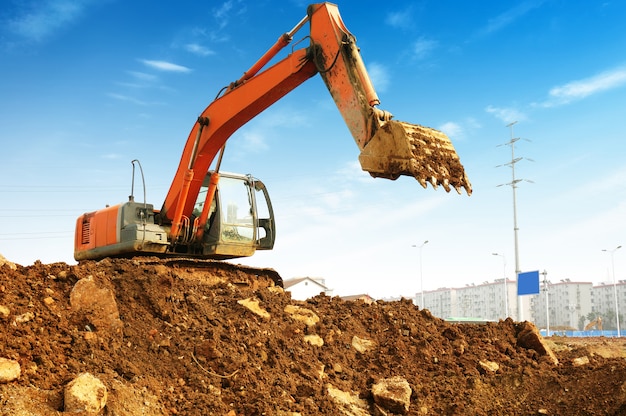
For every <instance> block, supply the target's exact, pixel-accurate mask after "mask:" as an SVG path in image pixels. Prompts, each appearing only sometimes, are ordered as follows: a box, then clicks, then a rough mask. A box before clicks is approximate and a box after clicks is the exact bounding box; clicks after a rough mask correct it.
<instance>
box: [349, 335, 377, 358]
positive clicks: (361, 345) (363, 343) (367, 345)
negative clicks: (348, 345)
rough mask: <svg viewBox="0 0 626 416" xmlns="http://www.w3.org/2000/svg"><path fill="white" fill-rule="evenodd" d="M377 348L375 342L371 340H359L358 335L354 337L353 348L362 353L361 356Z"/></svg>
mask: <svg viewBox="0 0 626 416" xmlns="http://www.w3.org/2000/svg"><path fill="white" fill-rule="evenodd" d="M375 346H376V343H375V342H374V341H370V340H369V339H364V338H359V337H357V336H356V335H355V336H353V337H352V348H354V349H355V350H357V351H358V352H360V353H361V354H363V353H365V352H367V351H369V350H371V349H373V348H374V347H375Z"/></svg>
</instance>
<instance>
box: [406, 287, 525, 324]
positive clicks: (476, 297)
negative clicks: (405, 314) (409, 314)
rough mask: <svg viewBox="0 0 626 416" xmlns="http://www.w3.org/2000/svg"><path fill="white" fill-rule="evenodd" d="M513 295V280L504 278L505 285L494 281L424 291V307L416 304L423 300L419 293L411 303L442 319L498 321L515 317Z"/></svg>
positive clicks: (514, 295) (514, 290) (516, 306)
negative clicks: (461, 318)
mask: <svg viewBox="0 0 626 416" xmlns="http://www.w3.org/2000/svg"><path fill="white" fill-rule="evenodd" d="M505 294H506V297H505ZM516 295H517V291H516V284H515V282H514V281H512V280H508V279H507V281H506V283H505V281H504V279H496V280H495V281H494V282H491V283H490V282H484V283H483V284H480V285H466V286H465V287H461V288H439V289H437V290H431V291H425V292H424V305H423V306H422V305H419V303H421V300H422V294H421V292H420V293H417V294H416V295H415V298H414V302H415V303H416V304H417V305H418V306H419V307H420V308H422V309H428V310H430V312H431V313H432V314H433V315H435V316H438V317H440V318H444V319H445V318H451V317H456V318H460V317H463V318H480V319H483V320H490V321H491V320H493V321H497V320H499V319H506V317H509V316H511V317H516V316H517V308H518V305H517V297H516ZM505 299H506V300H505ZM505 311H506V312H505Z"/></svg>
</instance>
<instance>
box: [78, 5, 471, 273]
mask: <svg viewBox="0 0 626 416" xmlns="http://www.w3.org/2000/svg"><path fill="white" fill-rule="evenodd" d="M307 23H308V24H309V34H308V35H307V36H305V37H304V38H305V39H306V38H308V39H309V41H310V42H309V45H308V46H306V47H302V48H301V49H292V51H291V52H290V53H288V56H286V57H285V58H283V59H282V60H278V62H276V63H275V64H273V65H271V66H268V64H269V62H270V61H271V60H272V59H273V58H274V57H276V55H277V54H278V52H279V51H281V50H282V49H283V48H285V47H286V46H287V45H289V44H290V43H291V41H292V40H293V37H294V35H295V34H296V33H297V32H298V31H299V30H300V29H302V27H303V26H305V25H306V24H307ZM266 66H268V67H267V68H265V67H266ZM263 68H265V69H263ZM316 74H319V75H320V76H321V77H322V78H323V80H324V83H325V85H326V87H327V88H328V90H329V92H330V94H331V95H332V97H333V99H334V101H335V103H336V105H337V108H338V109H339V111H340V113H341V115H342V116H343V119H344V121H345V123H346V125H347V127H348V129H349V130H350V132H351V134H352V136H353V138H354V140H355V142H356V144H357V146H358V148H359V150H360V152H361V153H360V155H359V161H360V164H361V167H362V169H363V170H364V171H367V172H369V173H370V175H371V176H372V177H382V178H387V179H392V180H395V179H397V178H398V177H399V176H401V175H406V176H413V177H415V178H416V179H417V181H418V182H419V183H420V184H421V185H422V186H423V187H424V188H426V187H427V184H428V183H430V184H431V185H432V187H434V188H437V187H438V186H439V185H441V186H442V187H443V188H444V189H445V190H446V192H449V191H450V189H451V188H454V189H455V190H456V191H457V192H458V193H459V194H460V193H461V190H462V189H465V191H466V192H467V194H468V195H470V194H471V191H472V188H471V185H470V183H469V180H468V179H467V177H466V175H465V171H464V168H463V166H462V165H461V162H460V159H459V156H458V155H457V153H456V151H455V149H454V147H453V145H452V143H451V141H450V139H449V138H448V137H447V136H446V135H445V134H444V133H442V132H440V131H437V130H435V129H431V128H428V127H423V126H420V125H414V124H410V123H406V122H400V121H396V120H393V119H392V116H391V114H390V113H388V112H386V111H383V110H381V109H379V108H378V105H379V104H380V100H379V98H378V96H377V94H376V91H375V89H374V87H373V85H372V82H371V80H370V77H369V75H368V73H367V70H366V68H365V65H364V63H363V60H362V58H361V55H360V52H359V48H358V47H357V45H356V38H355V37H354V36H353V35H352V34H351V33H350V32H349V31H348V29H347V28H346V26H345V25H344V23H343V21H342V19H341V16H340V14H339V10H338V7H337V6H336V5H334V4H332V3H319V4H312V5H310V6H309V7H308V9H307V14H306V16H305V17H304V18H303V19H302V20H301V21H300V22H298V24H297V25H296V26H295V27H294V28H293V29H292V30H290V31H289V32H287V33H284V34H283V35H281V36H280V37H279V38H278V40H277V41H276V43H275V44H274V45H273V46H272V47H271V48H270V49H269V50H267V52H265V53H264V54H263V55H262V56H261V58H260V59H259V60H258V61H257V62H256V63H255V64H254V65H253V66H252V67H250V69H248V70H247V71H246V72H244V74H243V76H241V77H240V78H239V79H238V80H236V81H235V82H232V83H231V84H230V85H228V86H227V87H224V88H223V89H222V90H221V91H220V92H219V93H218V95H217V98H216V99H215V100H214V101H213V102H211V103H210V104H209V106H208V107H207V108H206V109H205V110H204V111H203V112H202V113H201V114H200V116H199V117H198V118H197V121H196V123H195V124H194V125H193V128H192V129H191V132H190V133H189V137H188V139H187V142H186V144H185V147H184V149H183V153H182V156H181V158H180V163H179V165H178V169H177V170H176V174H175V176H174V179H173V181H172V183H171V186H170V188H169V191H168V193H167V195H166V197H165V201H164V203H163V205H162V207H161V209H160V210H155V209H154V205H153V204H148V203H146V202H145V181H144V202H136V201H135V198H134V195H133V192H134V191H133V192H131V196H130V197H129V200H128V201H127V202H125V203H121V204H119V205H115V206H107V207H106V208H104V209H100V210H97V211H94V212H88V213H85V214H83V215H81V216H80V217H79V218H78V219H77V220H76V232H75V246H74V248H75V249H74V258H75V259H76V260H77V261H79V262H80V261H84V260H100V259H103V258H106V257H141V256H145V257H154V256H156V257H157V258H161V259H163V258H165V259H175V258H181V259H192V260H196V259H197V260H207V259H208V260H210V261H215V260H225V259H233V258H240V257H247V256H252V255H253V254H254V253H255V251H256V250H270V249H272V248H273V246H274V241H275V236H276V229H275V221H274V215H273V210H272V204H271V201H270V198H269V195H268V192H267V189H266V187H265V185H264V184H263V182H261V181H260V180H258V179H256V178H254V177H253V176H251V175H239V174H228V173H222V172H220V165H221V162H222V156H223V154H224V151H225V145H226V142H227V140H228V139H229V138H230V137H231V135H232V134H233V133H234V132H235V131H236V130H237V129H239V128H240V127H242V126H243V125H244V124H246V123H247V122H248V121H250V120H251V119H252V118H254V117H255V116H257V115H258V114H259V113H261V112H262V111H264V110H265V109H267V108H268V107H269V106H271V105H272V104H274V103H275V102H277V101H278V100H280V99H281V98H282V97H284V96H285V95H286V94H287V93H289V92H290V91H292V90H294V89H295V88H297V87H298V86H299V85H301V84H302V83H303V82H304V81H306V80H307V79H309V78H311V77H313V76H315V75H316ZM216 159H217V160H216ZM135 162H137V163H138V161H136V160H134V161H133V189H134V173H135ZM213 162H215V165H214V166H213ZM212 166H213V168H211V167H212ZM139 167H140V168H141V165H139ZM142 177H143V171H142Z"/></svg>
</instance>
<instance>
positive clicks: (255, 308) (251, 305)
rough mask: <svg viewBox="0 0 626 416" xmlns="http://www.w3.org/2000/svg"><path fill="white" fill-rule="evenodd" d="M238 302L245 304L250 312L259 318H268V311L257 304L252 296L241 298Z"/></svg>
mask: <svg viewBox="0 0 626 416" xmlns="http://www.w3.org/2000/svg"><path fill="white" fill-rule="evenodd" d="M237 303H238V304H240V305H242V306H245V307H246V308H248V310H250V311H251V312H253V313H255V314H257V315H259V316H260V317H261V318H265V319H270V314H269V312H268V311H266V310H265V309H263V308H262V307H261V306H259V301H258V300H256V299H252V298H247V299H241V300H238V301H237Z"/></svg>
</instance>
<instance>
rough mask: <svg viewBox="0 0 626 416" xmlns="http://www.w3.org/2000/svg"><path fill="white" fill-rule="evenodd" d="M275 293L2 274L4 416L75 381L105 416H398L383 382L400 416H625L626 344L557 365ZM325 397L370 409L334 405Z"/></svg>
mask: <svg viewBox="0 0 626 416" xmlns="http://www.w3.org/2000/svg"><path fill="white" fill-rule="evenodd" d="M89 276H92V278H91V279H89ZM79 281H80V282H82V283H81V284H80V285H83V286H82V289H83V290H82V292H81V291H80V290H79V289H75V290H74V292H73V293H72V290H73V289H74V288H75V287H77V288H78V286H77V285H76V284H77V282H79ZM80 285H79V286H80ZM90 285H91V286H90ZM272 286H273V282H272V281H271V279H269V278H268V277H266V276H260V277H258V278H251V277H250V275H249V274H248V273H246V272H245V271H239V270H238V269H237V268H232V269H231V270H222V269H219V268H218V269H216V270H212V269H197V268H194V267H192V266H191V265H186V266H182V267H174V266H173V265H168V266H164V265H161V264H158V263H154V262H153V263H150V262H147V263H146V262H141V261H136V260H104V261H101V262H99V263H96V262H85V263H82V264H80V265H76V266H70V265H67V264H64V263H55V264H50V265H44V264H41V263H36V264H34V265H33V266H29V267H22V266H19V265H18V266H17V268H16V269H15V270H14V269H11V268H10V267H9V266H8V265H2V266H0V306H2V305H3V306H5V307H6V308H8V309H9V311H10V313H9V314H8V315H7V314H5V315H0V358H9V359H13V360H17V361H18V362H19V363H20V365H21V369H22V374H21V376H20V377H19V378H18V379H17V380H14V381H11V382H8V383H4V384H0V414H2V415H55V414H63V411H62V410H63V388H64V386H65V385H66V384H67V383H68V382H69V381H71V380H72V379H73V378H75V377H76V376H77V375H78V374H80V373H83V372H89V373H91V374H93V375H94V376H96V377H98V378H99V379H100V380H101V381H102V382H103V383H104V384H105V385H106V386H107V389H108V391H109V398H108V401H107V406H106V407H105V409H104V411H103V414H105V415H225V416H236V415H292V416H295V415H338V414H348V415H352V414H354V415H357V414H381V415H382V414H392V413H390V412H388V411H387V412H386V413H385V411H384V410H378V411H376V410H375V406H374V399H373V396H372V393H371V391H372V385H373V384H375V383H377V382H378V381H379V380H381V379H385V378H391V377H401V378H403V379H404V380H406V381H407V382H408V384H409V386H410V387H411V390H412V393H411V398H410V407H409V411H408V413H407V414H409V415H539V414H547V415H565V414H567V415H625V414H626V359H625V357H626V344H624V340H623V339H604V338H599V339H568V338H551V339H548V340H546V343H547V345H548V347H549V350H551V351H552V352H553V353H554V354H555V356H556V358H557V359H558V361H559V362H558V364H554V362H553V361H552V360H551V359H550V356H549V354H548V353H549V351H548V352H545V351H542V345H535V342H526V341H525V339H526V338H528V333H529V332H532V329H533V328H532V326H531V325H530V324H528V323H515V322H513V321H511V320H507V321H504V322H499V323H489V324H485V325H473V324H469V325H468V324H451V323H447V322H444V321H442V320H440V319H438V318H435V317H433V316H431V315H430V313H428V311H423V310H419V309H418V308H417V307H415V306H414V305H413V304H412V303H411V302H410V301H398V302H379V303H374V304H365V303H363V302H360V301H358V302H347V301H342V300H340V299H339V298H330V297H324V296H318V297H316V298H313V299H311V300H309V301H307V302H299V301H294V300H291V299H290V297H289V294H288V293H282V291H281V290H277V288H275V287H272ZM85 288H87V290H84V289H85ZM70 294H72V295H71V296H70ZM111 295H112V296H111ZM244 299H250V300H251V301H252V302H251V303H252V304H253V305H254V304H255V303H254V301H258V306H259V307H260V308H262V310H260V311H257V313H255V312H253V311H251V310H250V309H249V308H247V307H246V306H245V305H243V304H242V303H244V302H240V301H242V300H244ZM288 305H296V306H300V307H302V308H306V309H307V310H309V311H311V312H313V313H314V315H313V314H311V313H309V314H308V315H307V316H308V317H309V318H314V317H315V316H317V317H319V321H318V322H317V323H315V322H304V321H302V320H298V319H295V317H294V315H293V314H292V313H291V312H290V309H289V308H287V309H286V307H287V306H288ZM5 311H6V309H5ZM263 311H266V312H267V313H268V315H267V316H262V312H263ZM305 312H306V311H305ZM529 330H530V331H529ZM307 335H317V336H319V337H320V338H321V340H323V345H321V346H318V345H312V344H311V343H309V342H307V341H305V336H307ZM354 337H358V338H360V339H362V340H365V341H364V343H363V344H361V345H366V346H369V347H370V349H369V350H366V351H363V352H359V351H357V348H355V344H354V340H355V339H357V338H354ZM320 338H315V339H317V340H319V339H320ZM308 339H310V338H308ZM357 340H358V339H357ZM367 341H370V342H369V343H368V342H367ZM535 341H536V340H535ZM584 357H586V359H585V358H584ZM580 359H582V360H580ZM587 360H588V362H587ZM580 361H582V364H580V365H577V363H579V362H580ZM496 364H497V365H496ZM330 386H332V388H334V389H338V390H341V391H343V392H346V393H350V394H353V395H354V397H356V396H358V397H360V398H361V399H362V402H363V403H366V409H365V410H363V411H362V412H361V413H359V411H360V410H354V409H353V410H349V409H348V408H347V407H342V406H341V405H339V404H337V402H335V401H334V400H333V398H332V397H331V395H330V394H329V391H330V388H329V387H330Z"/></svg>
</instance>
